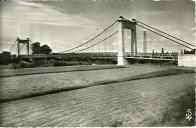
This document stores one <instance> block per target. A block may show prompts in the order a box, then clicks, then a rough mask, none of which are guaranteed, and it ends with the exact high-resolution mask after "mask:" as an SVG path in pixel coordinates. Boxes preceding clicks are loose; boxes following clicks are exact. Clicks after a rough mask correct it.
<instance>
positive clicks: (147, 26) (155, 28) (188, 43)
mask: <svg viewBox="0 0 196 128" xmlns="http://www.w3.org/2000/svg"><path fill="white" fill-rule="evenodd" d="M136 21H137V23H140V24H143V25H145V26H147V27H149V28H152V29H154V30H156V31H159V32H161V33H163V34H165V35H168V36H170V37H173V38H175V39H176V40H179V41H182V42H184V43H186V44H189V45H191V46H193V47H195V45H193V44H191V43H189V42H186V41H184V40H182V39H179V38H177V37H174V36H172V35H170V34H168V33H165V32H163V31H161V30H159V29H156V28H154V27H151V26H149V25H147V24H145V23H142V22H140V21H138V20H136Z"/></svg>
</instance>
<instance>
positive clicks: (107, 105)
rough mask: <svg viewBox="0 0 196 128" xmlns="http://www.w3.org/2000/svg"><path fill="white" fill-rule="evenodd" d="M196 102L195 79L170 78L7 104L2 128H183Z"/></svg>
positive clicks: (96, 87) (191, 76)
mask: <svg viewBox="0 0 196 128" xmlns="http://www.w3.org/2000/svg"><path fill="white" fill-rule="evenodd" d="M193 103H194V74H182V75H174V76H165V77H157V78H150V79H142V80H135V81H127V82H122V83H116V84H108V85H101V86H94V87H89V88H84V89H80V90H73V91H69V92H62V93H56V94H51V95H45V96H39V97H34V98H29V99H23V100H16V101H13V102H8V103H2V104H1V126H116V125H117V126H184V125H191V124H190V122H188V120H186V119H185V114H184V113H186V110H187V108H189V107H190V106H191V107H190V108H191V109H192V112H194V110H193V109H194V107H193ZM193 119H194V117H193Z"/></svg>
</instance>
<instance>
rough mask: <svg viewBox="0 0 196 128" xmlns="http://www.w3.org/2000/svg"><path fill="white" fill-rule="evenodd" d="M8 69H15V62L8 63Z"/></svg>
mask: <svg viewBox="0 0 196 128" xmlns="http://www.w3.org/2000/svg"><path fill="white" fill-rule="evenodd" d="M8 69H16V64H15V63H10V64H8Z"/></svg>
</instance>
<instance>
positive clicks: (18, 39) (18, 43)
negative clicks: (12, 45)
mask: <svg viewBox="0 0 196 128" xmlns="http://www.w3.org/2000/svg"><path fill="white" fill-rule="evenodd" d="M16 41H17V52H18V56H20V55H21V54H20V52H21V51H20V50H21V45H20V44H23V45H26V50H27V56H29V49H30V43H29V42H30V40H29V38H27V39H26V40H24V39H20V38H19V37H17V39H16Z"/></svg>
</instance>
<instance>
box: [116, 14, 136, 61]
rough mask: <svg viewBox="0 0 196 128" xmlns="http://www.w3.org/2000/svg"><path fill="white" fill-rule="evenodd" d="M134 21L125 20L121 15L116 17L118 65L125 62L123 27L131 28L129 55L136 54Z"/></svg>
mask: <svg viewBox="0 0 196 128" xmlns="http://www.w3.org/2000/svg"><path fill="white" fill-rule="evenodd" d="M136 23H137V22H136V21H135V20H132V21H129V20H126V19H125V18H123V17H122V16H120V17H119V19H118V62H117V64H118V65H125V64H127V62H126V59H125V44H124V29H131V55H132V56H133V55H134V54H137V36H136Z"/></svg>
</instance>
